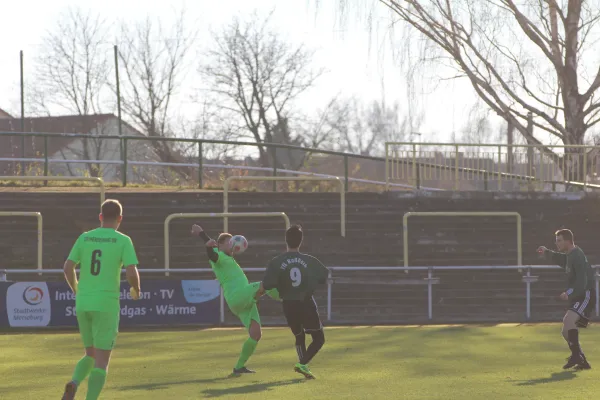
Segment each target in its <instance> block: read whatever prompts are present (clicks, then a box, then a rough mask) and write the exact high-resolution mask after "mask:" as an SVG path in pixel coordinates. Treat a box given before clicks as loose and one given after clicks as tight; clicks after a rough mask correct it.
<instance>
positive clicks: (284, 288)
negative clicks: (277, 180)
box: [263, 225, 329, 379]
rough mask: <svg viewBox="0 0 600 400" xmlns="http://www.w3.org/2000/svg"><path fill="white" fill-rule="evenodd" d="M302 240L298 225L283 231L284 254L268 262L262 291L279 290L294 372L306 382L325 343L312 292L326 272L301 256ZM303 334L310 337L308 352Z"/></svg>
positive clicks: (322, 281)
mask: <svg viewBox="0 0 600 400" xmlns="http://www.w3.org/2000/svg"><path fill="white" fill-rule="evenodd" d="M303 239H304V234H303V232H302V228H301V227H300V226H299V225H295V226H292V227H290V228H289V229H288V230H287V231H286V232H285V242H286V244H287V251H286V252H285V253H283V254H280V255H279V256H277V257H275V258H274V259H272V260H271V262H269V266H268V267H267V271H266V273H265V277H264V279H263V288H264V289H265V290H269V289H273V288H276V289H278V291H279V296H280V297H281V299H282V300H283V313H284V315H285V318H286V320H287V323H288V326H289V327H290V329H291V331H292V333H293V334H294V336H295V337H296V352H297V353H298V363H297V364H296V365H295V366H294V370H295V371H296V372H298V373H300V374H302V375H304V376H305V377H306V378H308V379H314V378H315V376H314V375H313V373H312V372H311V371H310V369H309V368H308V363H309V362H310V361H311V360H312V359H313V358H314V356H315V355H317V353H318V352H319V350H321V348H322V347H323V345H324V344H325V335H324V334H323V324H322V323H321V319H320V318H319V311H318V309H317V303H316V302H315V299H314V297H313V293H314V291H315V289H316V288H317V285H318V284H322V283H325V282H327V277H328V276H329V270H328V269H327V268H326V267H325V266H324V265H323V264H321V261H319V260H318V259H317V258H315V257H313V256H310V255H308V254H303V253H300V245H301V244H302V240H303ZM306 333H309V334H310V335H311V336H312V343H311V344H310V345H309V346H308V350H307V349H306Z"/></svg>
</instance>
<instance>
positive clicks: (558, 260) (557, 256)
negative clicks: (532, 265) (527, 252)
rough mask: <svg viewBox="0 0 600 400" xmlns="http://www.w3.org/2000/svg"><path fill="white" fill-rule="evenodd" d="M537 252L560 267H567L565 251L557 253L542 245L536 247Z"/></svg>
mask: <svg viewBox="0 0 600 400" xmlns="http://www.w3.org/2000/svg"><path fill="white" fill-rule="evenodd" d="M538 253H540V254H541V255H543V256H544V258H545V259H546V260H549V261H551V262H553V263H555V264H556V265H558V266H559V267H561V268H566V267H567V255H566V254H565V253H559V252H557V251H552V250H550V249H548V248H546V247H544V246H540V247H538Z"/></svg>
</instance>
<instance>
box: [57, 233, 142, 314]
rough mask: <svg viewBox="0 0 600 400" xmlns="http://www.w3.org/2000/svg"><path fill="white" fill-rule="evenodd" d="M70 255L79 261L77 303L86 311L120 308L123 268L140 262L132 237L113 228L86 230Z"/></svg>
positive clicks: (73, 260)
mask: <svg viewBox="0 0 600 400" xmlns="http://www.w3.org/2000/svg"><path fill="white" fill-rule="evenodd" d="M68 259H69V260H70V261H72V262H74V263H76V264H79V284H78V287H77V295H76V306H77V308H81V309H85V310H86V311H112V310H115V307H116V308H118V307H119V298H120V288H121V269H122V268H123V266H129V265H137V264H138V259H137V256H136V254H135V249H134V247H133V243H132V241H131V238H130V237H129V236H127V235H124V234H122V233H121V232H118V231H116V230H114V229H111V228H98V229H94V230H92V231H89V232H85V233H83V234H82V235H81V236H79V238H78V239H77V242H75V245H74V246H73V249H72V250H71V253H70V254H69V257H68Z"/></svg>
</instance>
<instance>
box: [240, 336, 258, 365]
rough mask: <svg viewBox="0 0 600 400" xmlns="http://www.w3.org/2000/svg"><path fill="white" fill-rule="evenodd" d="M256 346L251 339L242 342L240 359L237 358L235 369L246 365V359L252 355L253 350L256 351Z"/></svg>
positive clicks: (254, 341) (255, 342)
mask: <svg viewBox="0 0 600 400" xmlns="http://www.w3.org/2000/svg"><path fill="white" fill-rule="evenodd" d="M257 345H258V342H257V341H256V340H254V339H252V338H248V339H247V340H246V341H245V342H244V345H243V346H242V352H241V354H240V358H239V360H238V362H237V364H235V369H240V368H242V367H243V366H245V365H246V362H247V361H248V359H249V358H250V356H251V355H252V353H254V350H256V346H257Z"/></svg>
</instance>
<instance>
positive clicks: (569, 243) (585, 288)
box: [538, 229, 596, 369]
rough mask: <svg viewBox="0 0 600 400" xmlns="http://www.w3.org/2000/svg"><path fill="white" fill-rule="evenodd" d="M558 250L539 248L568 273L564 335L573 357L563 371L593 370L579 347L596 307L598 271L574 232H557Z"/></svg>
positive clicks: (563, 294) (563, 296) (566, 230)
mask: <svg viewBox="0 0 600 400" xmlns="http://www.w3.org/2000/svg"><path fill="white" fill-rule="evenodd" d="M556 247H557V248H558V252H556V251H552V250H548V249H547V248H546V247H544V246H542V247H539V248H538V253H540V254H543V255H544V256H545V257H546V259H549V260H551V261H552V262H553V263H555V264H557V265H559V266H560V267H561V268H564V269H565V271H566V273H567V284H568V286H567V289H566V290H565V291H564V292H563V293H562V294H561V295H560V299H561V300H564V301H568V302H569V309H568V310H567V313H566V314H565V317H564V318H563V329H562V334H563V337H564V338H565V340H566V341H567V343H568V344H569V349H570V350H571V356H570V357H569V358H568V359H567V363H566V364H565V365H564V367H563V368H564V369H569V368H572V367H576V369H590V368H591V366H590V364H589V363H588V361H587V359H586V357H585V355H584V354H583V351H582V350H581V346H580V345H579V328H587V326H588V324H589V321H590V314H591V312H592V309H593V307H594V304H595V303H596V292H595V290H594V289H593V287H594V271H593V269H592V267H591V266H590V264H589V263H588V260H587V258H586V256H585V254H584V253H583V251H582V250H581V249H580V248H579V247H577V246H575V240H574V238H573V232H571V231H570V230H568V229H561V230H559V231H557V232H556Z"/></svg>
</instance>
